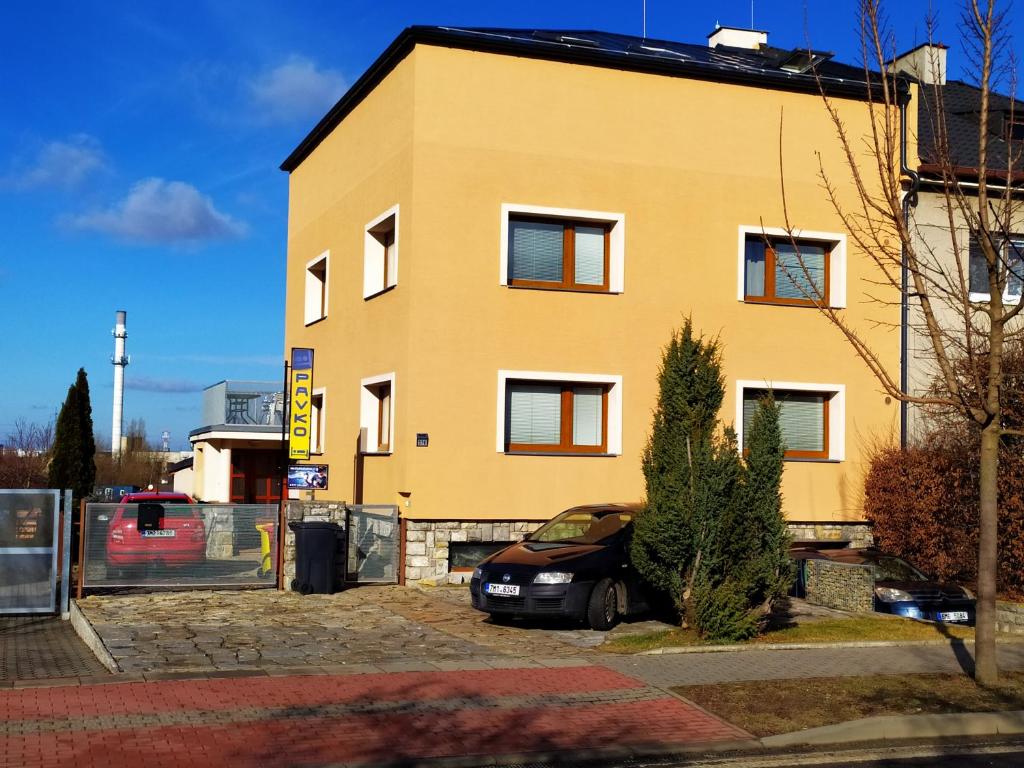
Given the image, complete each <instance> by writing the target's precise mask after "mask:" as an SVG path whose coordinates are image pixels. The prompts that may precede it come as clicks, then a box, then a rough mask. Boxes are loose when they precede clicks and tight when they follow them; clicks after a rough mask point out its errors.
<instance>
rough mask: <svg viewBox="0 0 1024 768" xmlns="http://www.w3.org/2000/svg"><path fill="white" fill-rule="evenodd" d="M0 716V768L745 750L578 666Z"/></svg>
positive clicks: (274, 684) (36, 708)
mask: <svg viewBox="0 0 1024 768" xmlns="http://www.w3.org/2000/svg"><path fill="white" fill-rule="evenodd" d="M0 711H2V712H4V713H5V717H4V718H3V720H2V721H0V766H4V767H8V766H9V767H11V768H13V766H18V767H19V768H23V767H24V768H28V767H29V766H40V767H42V766H63V765H75V766H79V767H80V768H92V767H93V766H96V767H98V766H104V768H106V767H107V766H110V767H111V768H118V767H119V766H129V765H130V766H137V765H146V766H147V768H178V766H212V765H230V766H233V768H234V767H239V768H244V767H245V766H260V768H277V767H278V766H297V765H302V766H318V765H329V764H330V765H339V764H345V765H374V764H378V765H379V764H381V763H388V764H390V765H395V764H401V765H406V766H411V765H420V764H422V761H423V760H426V759H430V758H444V757H448V758H452V757H458V758H463V759H465V760H466V761H467V762H475V758H477V757H479V758H481V762H484V761H486V760H487V758H486V757H485V756H495V755H509V754H512V753H516V754H519V755H527V756H532V757H533V758H536V757H537V756H538V753H552V752H553V753H558V754H561V755H562V757H563V759H564V758H566V757H569V756H570V755H573V756H579V754H580V750H601V749H602V748H605V749H608V748H612V749H614V750H615V753H617V754H620V755H621V753H622V750H623V748H631V747H632V748H634V749H642V748H657V749H676V748H684V747H696V746H699V745H708V746H711V745H714V744H723V743H726V742H737V741H742V740H747V739H749V738H750V736H749V734H746V733H745V732H744V731H742V730H740V729H738V728H736V727H734V726H732V725H730V724H728V723H726V722H724V721H722V720H720V719H718V718H717V717H715V716H713V715H710V714H708V713H706V712H704V711H703V710H701V709H699V708H697V707H695V706H693V705H691V704H689V703H687V702H684V701H682V700H680V699H678V698H675V697H672V696H670V695H669V694H667V693H665V692H664V691H661V690H659V689H657V688H652V687H650V686H647V685H645V684H644V683H642V682H640V681H638V680H635V679H633V678H630V677H627V676H625V675H622V674H619V673H617V672H614V671H612V670H609V669H606V668H604V667H589V666H584V667H575V668H572V669H523V670H483V671H472V670H467V671H461V672H447V673H446V672H425V673H424V672H418V673H417V672H407V673H396V674H388V675H381V674H356V675H346V676H330V675H320V676H313V677H276V678H268V677H251V678H243V679H208V680H180V681H163V682H153V683H121V684H114V685H93V686H80V687H59V688H37V689H30V690H8V691H0ZM529 759H531V758H530V757H526V758H525V759H524V761H526V760H529ZM593 764H595V765H597V764H602V762H601V761H600V760H598V761H596V762H594V763H593Z"/></svg>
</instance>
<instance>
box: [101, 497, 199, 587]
mask: <svg viewBox="0 0 1024 768" xmlns="http://www.w3.org/2000/svg"><path fill="white" fill-rule="evenodd" d="M194 505H195V501H193V499H192V498H191V497H190V496H188V495H186V494H184V493H129V494H127V495H126V496H124V497H122V498H121V505H120V506H118V508H117V511H115V512H114V515H113V517H111V519H110V525H109V527H108V529H107V567H108V569H110V570H114V571H118V570H121V569H124V568H130V567H138V566H167V565H195V564H197V563H202V562H204V561H205V560H206V525H205V524H204V523H203V516H202V514H201V513H200V511H199V507H197V506H194ZM140 517H141V520H140ZM140 529H141V530H140Z"/></svg>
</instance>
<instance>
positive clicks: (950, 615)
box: [939, 611, 967, 621]
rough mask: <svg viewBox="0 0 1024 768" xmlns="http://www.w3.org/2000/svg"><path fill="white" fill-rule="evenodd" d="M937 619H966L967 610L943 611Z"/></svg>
mask: <svg viewBox="0 0 1024 768" xmlns="http://www.w3.org/2000/svg"><path fill="white" fill-rule="evenodd" d="M939 621H967V611H944V612H942V613H940V614H939Z"/></svg>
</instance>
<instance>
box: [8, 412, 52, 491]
mask: <svg viewBox="0 0 1024 768" xmlns="http://www.w3.org/2000/svg"><path fill="white" fill-rule="evenodd" d="M52 445H53V422H48V423H46V424H36V423H34V422H28V421H25V420H24V419H18V420H17V421H16V422H14V427H13V428H12V429H11V432H10V434H9V435H8V436H7V439H6V440H5V441H4V443H3V445H2V446H0V487H3V488H43V487H45V486H46V464H47V462H48V461H49V458H50V448H51V447H52Z"/></svg>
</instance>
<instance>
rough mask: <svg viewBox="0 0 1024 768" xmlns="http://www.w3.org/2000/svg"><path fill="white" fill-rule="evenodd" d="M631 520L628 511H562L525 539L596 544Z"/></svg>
mask: <svg viewBox="0 0 1024 768" xmlns="http://www.w3.org/2000/svg"><path fill="white" fill-rule="evenodd" d="M632 520H633V515H632V514H630V513H628V512H611V513H604V514H601V513H593V512H583V511H580V510H576V511H569V512H563V513H562V514H560V515H559V516H558V517H556V518H555V519H554V520H551V521H550V522H548V523H545V524H544V525H542V526H541V527H540V528H538V529H537V530H536V531H534V532H533V533H532V534H530V535H529V536H528V537H527V541H539V542H545V543H551V544H554V543H559V544H597V543H599V542H601V541H604V540H605V539H607V538H609V537H611V536H614V535H615V534H617V533H619V532H620V531H621V530H622V529H623V528H625V527H626V526H627V525H628V524H629V523H630V522H631V521H632Z"/></svg>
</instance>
